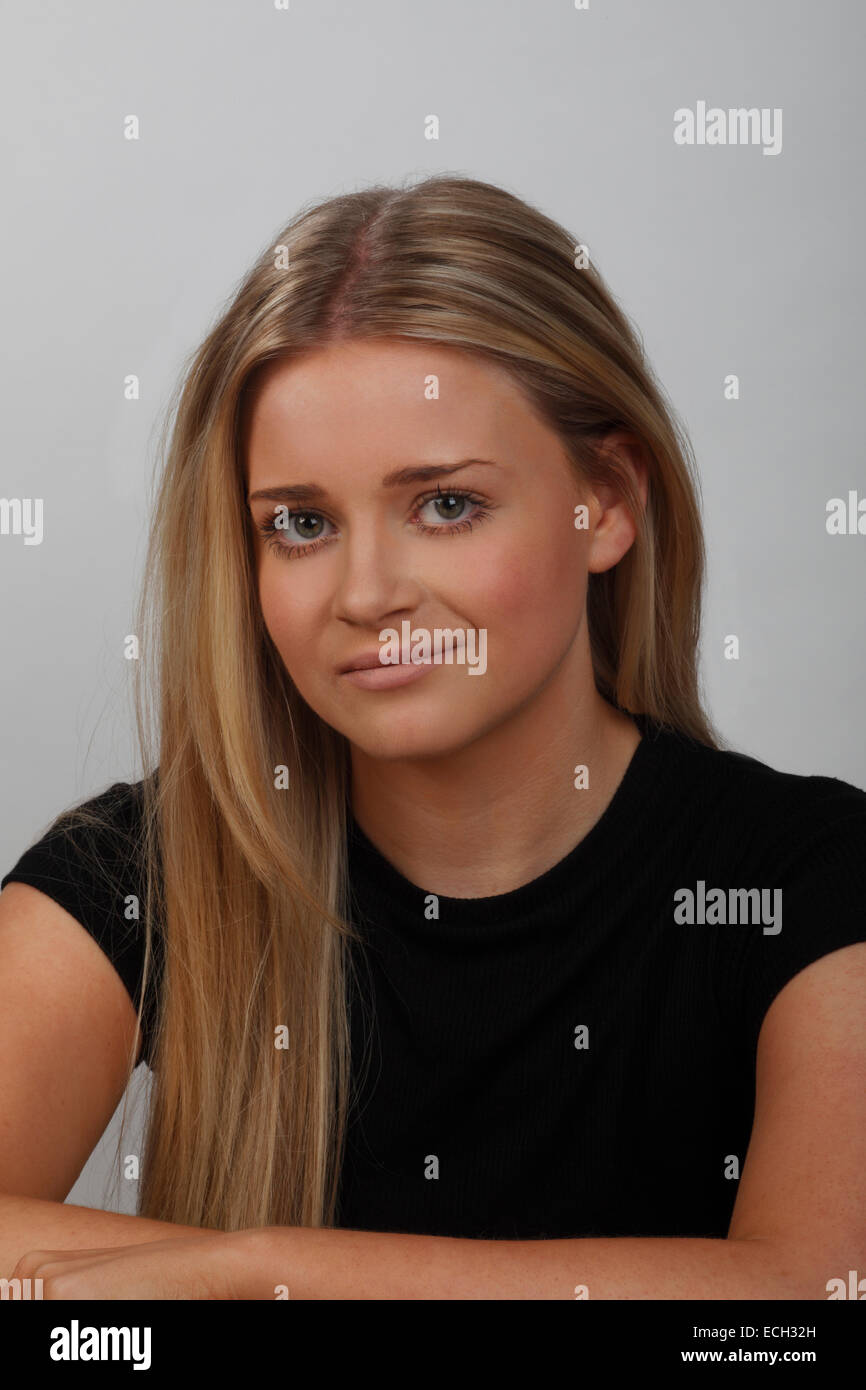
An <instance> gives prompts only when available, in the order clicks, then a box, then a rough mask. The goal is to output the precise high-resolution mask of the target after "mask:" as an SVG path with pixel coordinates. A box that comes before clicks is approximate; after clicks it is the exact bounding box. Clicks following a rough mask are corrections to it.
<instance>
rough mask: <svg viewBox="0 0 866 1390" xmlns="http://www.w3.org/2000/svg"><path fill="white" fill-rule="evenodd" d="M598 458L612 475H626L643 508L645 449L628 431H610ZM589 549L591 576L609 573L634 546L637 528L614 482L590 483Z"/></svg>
mask: <svg viewBox="0 0 866 1390" xmlns="http://www.w3.org/2000/svg"><path fill="white" fill-rule="evenodd" d="M598 456H599V458H607V459H608V460H609V462H610V463H611V464H612V465H613V468H614V470H615V472H616V473H619V474H623V473H628V474H630V475H631V476H632V477H633V479H634V481H635V484H636V486H637V489H638V493H639V495H640V498H641V503H642V505H643V506H644V507H645V506H646V501H647V493H648V488H649V468H648V465H647V458H646V449H645V447H644V445H643V444H642V443H641V441H640V440H639V439H638V438H637V436H636V435H634V434H632V433H631V432H630V431H628V430H613V431H611V433H610V434H607V435H605V437H604V439H603V440H602V442H601V444H600V445H599V446H598ZM589 492H590V503H589V505H590V516H591V517H592V524H591V526H590V546H589V555H588V560H587V568H588V570H589V571H590V573H592V574H601V573H603V572H604V571H605V570H609V569H612V568H613V566H614V565H615V564H617V562H618V561H619V560H621V559H622V557H623V555H625V553H626V551H627V550H628V549H629V548H630V546H631V545H633V543H634V539H635V535H636V534H637V527H636V525H635V522H634V520H633V518H632V514H631V512H630V510H629V508H628V506H627V504H626V501H625V498H624V496H623V493H622V488H621V486H619V485H618V484H617V483H616V481H615V480H614V481H613V482H610V483H591V484H590V488H589Z"/></svg>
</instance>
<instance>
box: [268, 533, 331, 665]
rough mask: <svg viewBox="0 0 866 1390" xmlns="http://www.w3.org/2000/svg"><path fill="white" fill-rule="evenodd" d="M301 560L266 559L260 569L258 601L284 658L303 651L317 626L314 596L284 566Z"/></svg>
mask: <svg viewBox="0 0 866 1390" xmlns="http://www.w3.org/2000/svg"><path fill="white" fill-rule="evenodd" d="M293 563H294V564H303V563H304V561H303V560H298V561H291V560H282V559H281V558H279V557H277V558H276V559H275V560H274V561H273V562H270V563H269V561H268V560H267V559H266V560H265V561H264V563H263V564H262V565H261V566H260V569H259V578H258V590H259V603H260V605H261V610H262V618H263V619H264V623H265V627H266V628H267V630H268V632H269V633H270V635H271V639H272V641H273V643H274V645H275V646H276V648H277V651H278V652H279V653H280V654H281V655H282V656H283V657H284V658H285V657H287V656H289V655H290V654H292V653H296V652H303V650H304V649H305V647H306V646H307V645H308V643H310V642H311V641H312V639H313V637H314V636H315V633H316V631H317V629H318V627H320V626H321V624H320V623H319V624H317V621H316V615H317V613H318V605H317V601H316V599H315V596H314V595H312V594H311V593H310V592H309V586H308V585H306V584H304V583H298V582H292V577H291V576H290V575H287V574H286V572H285V571H286V569H287V568H288V567H289V566H291V565H292V564H293Z"/></svg>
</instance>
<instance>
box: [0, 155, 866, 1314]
mask: <svg viewBox="0 0 866 1390" xmlns="http://www.w3.org/2000/svg"><path fill="white" fill-rule="evenodd" d="M693 468H694V465H693V461H692V459H691V457H690V452H689V446H688V443H687V440H686V437H685V433H684V431H683V430H682V428H681V427H680V426H679V425H678V424H677V422H676V417H675V415H674V413H673V411H672V410H671V408H670V407H669V406H668V405H667V404H666V402H665V400H664V398H663V394H662V392H661V390H660V388H659V386H658V384H657V383H656V382H655V381H654V379H653V376H652V374H651V371H650V369H649V367H648V366H647V364H646V362H645V361H644V358H643V354H642V351H641V348H640V346H639V343H638V341H637V338H636V335H635V333H634V331H633V330H632V328H631V326H630V325H629V323H628V321H627V319H626V318H625V316H624V315H623V313H622V311H621V310H620V309H619V308H618V306H617V305H616V303H615V301H614V299H613V298H612V297H611V295H610V293H609V292H608V291H607V289H606V288H605V286H604V284H603V282H602V280H601V278H600V276H599V274H598V272H597V270H596V269H595V268H594V267H593V266H592V264H586V263H585V262H584V260H582V259H581V256H580V254H579V253H578V243H577V241H576V239H575V238H574V237H572V236H571V235H569V234H568V233H567V232H566V231H565V230H563V229H562V228H561V227H559V226H557V225H556V224H555V223H554V222H552V221H550V220H549V219H548V218H547V217H545V216H543V215H542V214H541V213H539V212H538V211H535V210H534V209H532V208H530V207H528V206H527V205H526V204H525V203H523V202H522V201H521V200H520V199H518V198H517V197H515V196H513V195H512V194H510V193H508V192H506V191H504V190H502V189H500V188H497V187H494V186H492V185H490V184H486V183H482V182H479V181H476V180H472V179H464V178H458V177H450V176H439V177H434V178H429V179H427V180H426V181H424V182H422V183H420V184H418V185H416V186H414V187H404V188H399V189H391V188H380V187H377V188H373V189H370V190H367V191H362V192H357V193H353V194H350V195H346V196H342V197H337V198H333V199H331V200H329V201H327V202H325V203H322V204H320V205H318V206H315V207H311V208H308V209H306V210H304V211H303V212H302V213H301V214H300V215H299V216H298V217H297V218H296V219H295V220H293V221H292V222H291V223H290V224H289V225H288V226H287V227H286V228H285V229H284V230H283V231H282V232H281V234H280V235H279V237H278V239H277V243H276V245H274V246H272V247H269V248H268V249H267V250H266V251H265V252H264V253H263V254H262V256H261V257H260V258H259V260H258V262H257V264H256V265H255V267H254V268H253V270H252V271H251V273H250V274H249V275H248V276H247V278H246V280H245V281H244V282H243V284H242V285H241V287H240V289H239V290H238V292H237V294H236V295H235V297H234V299H233V301H232V303H231V304H230V306H229V308H228V309H227V310H226V312H225V313H224V314H223V315H222V317H221V318H220V320H219V322H218V323H217V325H216V327H214V328H213V330H212V331H211V332H210V333H209V335H208V336H207V339H206V341H205V342H204V343H203V345H202V346H201V347H200V349H199V350H198V352H197V353H196V355H195V357H194V359H193V360H192V362H191V364H190V366H189V370H188V372H187V373H186V376H185V382H184V385H183V391H182V394H181V396H180V400H179V403H177V409H176V415H175V418H174V420H173V434H172V436H171V441H170V448H169V450H168V457H167V461H166V466H165V470H164V474H163V477H162V482H161V488H160V492H159V496H158V501H157V506H156V510H155V518H154V526H153V532H152V537H151V547H150V553H149V566H148V582H147V584H146V585H145V590H144V594H143V602H142V610H141V617H140V622H139V625H138V629H137V632H138V636H139V638H140V641H141V662H140V663H138V664H139V665H140V667H141V668H144V671H145V675H146V674H147V673H148V672H151V673H152V676H153V698H152V700H149V699H148V695H147V687H146V686H145V685H142V686H141V687H140V688H139V689H138V691H137V695H138V708H139V719H138V728H139V732H140V734H141V741H142V748H143V776H142V778H141V780H140V781H138V782H134V783H130V784H127V783H116V784H115V785H114V786H112V787H110V788H109V789H108V790H107V791H106V792H105V793H103V794H102V795H101V796H99V797H95V798H92V799H90V800H89V801H88V802H87V803H85V805H84V806H82V807H79V808H76V809H74V810H73V811H72V812H70V813H67V814H66V815H64V816H62V817H61V818H60V819H59V820H58V821H57V822H56V823H55V824H54V825H53V827H52V829H51V830H50V832H49V833H48V834H47V835H45V836H44V837H43V838H42V839H41V840H40V841H39V842H38V843H37V844H36V845H35V846H33V847H32V848H31V849H29V850H27V851H26V852H25V853H24V854H23V856H22V858H21V859H20V860H19V862H18V864H17V865H16V866H15V867H14V868H13V869H12V871H11V873H8V874H7V875H6V877H5V878H4V879H3V881H2V882H3V892H2V896H0V1028H2V1040H3V1047H2V1056H3V1064H2V1068H0V1117H2V1126H0V1133H2V1135H3V1136H4V1138H3V1140H2V1144H0V1191H2V1192H3V1193H4V1194H5V1195H4V1196H3V1197H2V1198H0V1233H2V1240H0V1250H2V1254H3V1258H4V1262H5V1265H6V1266H7V1267H6V1268H4V1269H3V1271H2V1272H3V1274H5V1275H10V1274H12V1272H13V1269H14V1270H15V1272H16V1273H17V1274H18V1275H19V1276H22V1277H23V1276H25V1275H27V1274H30V1275H32V1276H36V1275H38V1276H41V1277H42V1278H43V1279H44V1280H45V1289H46V1296H49V1297H71V1298H78V1297H114V1298H127V1297H136V1296H141V1297H182V1298H183V1297H189V1298H272V1297H274V1296H280V1295H279V1292H278V1291H280V1290H283V1291H288V1295H289V1296H290V1297H293V1298H305V1297H307V1298H353V1297H363V1298H390V1297H400V1298H405V1297H408V1298H442V1297H444V1298H485V1297H510V1298H534V1297H541V1298H548V1297H554V1298H556V1297H563V1298H574V1297H586V1296H588V1297H591V1298H714V1297H715V1298H731V1299H740V1298H764V1297H770V1298H776V1297H781V1298H825V1297H826V1296H827V1295H826V1288H827V1281H828V1280H830V1279H832V1278H834V1277H836V1276H838V1275H841V1276H842V1277H847V1274H846V1272H847V1271H848V1270H849V1269H857V1268H859V1269H866V1218H864V1207H866V1195H864V1194H866V1117H864V1101H863V1094H864V1086H863V1080H864V1067H866V1028H864V1009H863V1001H864V989H866V944H864V942H866V930H864V913H863V902H864V900H866V869H864V861H866V856H864V852H863V851H864V845H866V793H864V792H863V791H861V790H859V789H858V788H856V787H854V786H851V785H849V784H848V783H845V782H842V781H839V780H837V779H834V778H830V777H824V776H812V777H806V776H796V775H792V774H785V773H782V772H779V771H776V770H774V769H772V768H770V767H768V766H766V765H765V764H763V763H761V762H759V761H757V760H755V759H753V758H750V757H746V756H745V755H742V754H739V753H736V752H734V751H732V750H730V749H725V748H723V747H722V745H721V741H720V739H719V738H718V736H717V735H716V734H715V732H714V731H713V729H712V727H711V725H710V722H709V720H708V719H707V717H706V715H705V713H704V711H703V710H702V708H701V703H700V698H699V693H698V680H697V675H696V653H697V643H698V635H699V607H700V597H701V586H702V578H703V542H702V536H701V529H700V518H699V508H698V505H697V501H696V491H695V484H694V481H693ZM154 714H155V717H154ZM72 919H74V920H72ZM76 923H77V924H78V925H76ZM140 1060H146V1061H147V1062H148V1063H149V1064H150V1066H151V1067H152V1069H153V1072H154V1078H153V1087H152V1091H151V1098H150V1111H149V1123H148V1129H147V1136H146V1144H145V1152H144V1155H143V1162H142V1168H141V1177H140V1190H139V1206H138V1211H139V1215H138V1216H136V1217H130V1216H121V1215H117V1214H113V1213H107V1212H95V1211H88V1210H85V1209H83V1208H76V1207H69V1206H64V1205H63V1204H62V1199H63V1197H64V1196H65V1195H66V1193H67V1192H68V1191H69V1189H70V1187H71V1185H72V1183H73V1182H74V1180H75V1177H76V1176H77V1174H78V1172H79V1171H80V1169H81V1166H82V1164H83V1163H84V1161H85V1159H86V1157H87V1154H88V1153H89V1152H90V1150H91V1149H92V1147H93V1145H94V1143H95V1142H96V1140H97V1138H98V1137H99V1135H100V1133H101V1132H102V1130H103V1128H104V1127H105V1125H106V1123H107V1121H108V1119H109V1118H110V1116H111V1114H112V1112H113V1109H114V1107H115V1105H116V1104H117V1102H118V1100H119V1098H120V1096H121V1094H122V1093H123V1091H124V1087H125V1085H126V1082H127V1080H128V1077H129V1074H130V1073H131V1071H132V1069H133V1067H134V1066H135V1065H136V1063H137V1062H138V1061H140ZM34 1252H35V1253H34Z"/></svg>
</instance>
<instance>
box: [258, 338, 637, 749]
mask: <svg viewBox="0 0 866 1390" xmlns="http://www.w3.org/2000/svg"><path fill="white" fill-rule="evenodd" d="M466 460H470V461H469V462H467V461H466ZM246 463H247V484H248V501H249V509H250V515H251V518H252V522H253V526H254V534H255V546H256V564H257V573H258V590H259V598H260V602H261V608H262V614H263V617H264V621H265V624H266V626H267V629H268V632H269V633H270V635H271V637H272V639H273V641H274V644H275V646H276V648H277V650H278V652H279V654H280V656H281V658H282V661H283V663H284V665H285V667H286V670H287V671H288V673H289V675H290V677H291V679H292V680H293V682H294V684H295V686H296V687H297V689H298V690H299V692H300V694H301V695H302V696H303V698H304V699H305V700H306V702H307V703H308V704H309V705H310V706H311V707H312V709H313V710H315V711H316V713H317V714H318V715H320V717H321V718H322V719H324V720H325V721H326V722H327V723H328V724H329V725H331V726H332V727H333V728H335V729H337V730H339V732H340V733H342V734H344V735H345V737H346V738H347V739H348V740H349V741H350V742H351V743H352V744H354V745H356V746H357V747H358V748H360V749H363V750H364V751H365V752H366V753H367V754H368V755H370V756H372V757H378V758H417V757H430V756H437V755H440V754H446V753H453V752H456V751H458V750H459V749H461V748H465V747H466V746H467V745H468V744H470V743H472V742H474V741H475V740H477V739H480V738H482V737H483V736H484V735H485V734H488V733H490V732H491V731H493V730H495V729H497V728H498V727H499V726H500V725H502V724H504V723H505V722H506V721H508V720H509V719H510V718H511V717H512V716H514V715H515V714H516V713H517V712H518V711H521V710H524V708H525V707H526V706H527V702H531V701H532V699H533V697H534V696H535V695H536V693H538V692H539V691H540V690H541V689H542V688H544V687H545V686H546V685H547V683H548V682H549V681H550V680H551V678H552V677H553V676H554V674H555V673H558V672H561V671H562V670H563V669H564V663H570V664H571V665H573V666H574V678H575V680H578V679H582V680H584V681H585V682H589V683H590V685H591V683H592V673H591V671H590V670H589V669H583V668H585V667H587V666H588V662H587V660H586V654H587V653H588V645H585V644H583V643H580V644H579V643H578V638H579V637H580V635H581V629H582V625H583V623H584V608H585V596H586V583H587V573H588V571H589V570H590V569H597V570H604V569H607V568H609V567H610V566H611V565H613V564H615V563H616V561H617V560H618V559H619V558H620V556H621V555H622V554H623V553H624V552H625V550H627V549H628V546H629V545H630V544H631V541H632V539H633V538H634V530H633V526H632V523H631V521H630V518H629V517H628V514H627V512H626V511H625V508H624V507H623V506H622V505H621V504H619V503H617V502H616V501H614V502H613V503H611V498H610V497H602V496H601V493H599V492H596V493H590V492H588V491H584V492H581V491H580V490H579V489H578V485H577V482H576V480H575V477H574V474H573V471H572V469H571V467H570V465H569V463H568V462H567V460H566V457H565V455H564V452H563V450H562V446H561V445H560V442H559V440H558V438H557V436H556V435H555V434H554V433H553V432H552V431H551V430H549V429H548V428H547V427H546V426H545V425H543V424H541V423H540V421H539V420H538V419H537V418H536V416H535V415H534V413H533V412H532V410H531V408H530V407H529V405H528V403H527V401H526V399H525V397H524V396H523V395H522V393H521V391H520V389H519V387H518V386H516V385H515V384H514V383H513V382H512V381H511V379H510V378H509V377H508V376H507V375H506V374H505V373H504V372H502V371H500V370H498V369H497V368H496V367H494V366H491V365H488V364H486V363H481V362H479V361H477V360H475V359H474V358H472V357H470V356H469V355H467V354H465V353H463V352H461V351H459V350H458V349H454V348H450V347H440V346H437V345H434V344H429V343H426V342H425V343H411V342H405V341H402V340H400V341H397V340H391V339H379V340H375V341H369V340H368V341H347V342H342V343H340V344H338V345H335V346H331V347H327V348H324V349H320V350H318V351H316V352H314V353H311V354H309V355H307V356H305V357H304V358H303V359H301V360H299V361H297V362H295V363H291V364H288V365H286V364H284V363H274V364H271V365H269V366H268V368H267V369H266V370H265V372H264V374H263V376H262V378H261V380H260V381H259V383H258V386H257V389H256V392H255V395H254V398H253V401H252V410H251V412H250V417H249V426H248V429H247V434H246ZM437 486H438V488H439V489H440V491H439V493H438V494H437ZM582 502H586V503H587V505H588V507H589V529H578V528H576V527H575V507H576V506H577V505H578V504H579V503H582ZM275 521H276V523H277V525H276V528H275V529H274V530H273V532H272V534H270V535H269V536H266V535H264V534H262V529H261V528H263V527H267V526H268V524H269V523H270V524H271V525H272V526H273V525H274V522H275ZM404 623H407V624H408V625H409V626H408V628H407V629H405V631H406V632H407V634H408V643H409V644H408V646H407V647H404V648H403V649H402V650H401V648H400V639H401V637H402V635H403V632H404V628H403V626H402V625H403V624H404ZM388 629H391V630H393V631H394V632H395V633H396V634H397V642H396V644H393V645H392V647H391V654H392V655H394V656H396V657H397V659H398V661H399V660H403V661H404V662H408V663H409V664H404V665H403V666H402V667H397V666H394V665H390V664H388V665H383V664H382V663H381V661H379V658H380V655H381V654H382V652H383V649H384V648H385V642H384V637H383V640H380V637H382V636H383V634H386V630H388ZM437 629H439V630H440V639H439V642H440V645H439V648H438V655H439V659H438V660H437V659H436V658H437V647H436V630H437ZM446 630H448V631H450V633H451V634H454V633H455V632H456V631H461V632H462V633H463V635H464V636H463V641H464V647H463V654H462V658H461V648H460V645H459V643H460V638H459V637H457V636H454V635H452V636H448V635H447V633H446ZM425 633H426V634H427V635H428V638H429V643H430V646H429V650H428V649H425V647H424V646H423V640H422V644H421V645H420V646H419V645H418V642H419V638H421V639H423V637H424V634H425ZM442 634H445V635H442ZM413 647H414V650H415V652H416V654H417V655H421V656H422V657H425V658H426V659H425V660H424V661H423V662H422V664H418V665H413V664H411V662H409V658H410V656H411V652H412V650H413ZM449 648H450V650H451V654H452V657H453V658H454V659H453V661H452V662H451V663H450V664H449V663H448V662H447V661H446V660H443V659H442V658H443V657H444V655H445V654H446V653H447V651H448V650H449ZM385 650H387V649H385ZM364 655H367V656H370V655H372V656H373V657H374V658H375V659H376V660H377V664H378V670H374V671H373V672H371V673H368V674H367V675H366V676H364V675H362V676H358V675H357V674H356V675H354V676H353V675H351V674H348V673H346V671H345V670H344V668H345V667H346V666H347V665H348V664H350V663H352V662H354V661H355V660H357V659H358V658H360V657H362V656H364ZM578 659H579V660H580V666H581V670H580V671H578V668H577V665H575V663H576V662H577V661H578ZM419 673H420V674H419ZM407 675H409V676H412V677H414V678H412V679H409V680H405V679H403V678H404V677H406V676H407ZM395 677H396V678H398V679H399V680H400V683H395ZM576 693H579V690H578V691H576ZM542 736H543V731H542Z"/></svg>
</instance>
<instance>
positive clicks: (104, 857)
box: [0, 782, 162, 1063]
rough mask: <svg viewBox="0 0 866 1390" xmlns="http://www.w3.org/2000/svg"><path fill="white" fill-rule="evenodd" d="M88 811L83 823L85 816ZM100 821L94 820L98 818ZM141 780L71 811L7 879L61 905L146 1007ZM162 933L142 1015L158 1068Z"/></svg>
mask: <svg viewBox="0 0 866 1390" xmlns="http://www.w3.org/2000/svg"><path fill="white" fill-rule="evenodd" d="M79 811H83V812H85V813H86V814H87V817H88V819H87V820H86V821H79V820H78V819H77V814H78V812H79ZM94 817H98V822H97V823H94V822H93V818H94ZM140 821H141V783H128V782H116V783H114V785H113V786H111V787H109V788H108V790H107V791H105V792H103V793H101V795H99V796H96V797H93V798H92V799H91V800H89V801H87V802H85V803H83V805H82V806H80V807H77V808H74V809H73V811H72V812H71V813H70V812H66V813H64V814H63V815H62V816H60V817H58V818H57V820H55V821H54V823H53V824H52V825H51V827H50V829H49V830H48V831H47V832H46V833H45V835H44V836H42V838H41V839H39V840H37V841H36V842H35V843H34V844H32V845H31V846H30V847H29V848H28V849H26V850H25V851H24V853H23V854H22V855H21V857H20V858H19V859H18V861H17V863H16V864H15V865H14V867H13V868H12V869H10V870H9V872H8V873H7V874H6V875H5V876H4V877H3V878H2V879H0V889H2V888H5V887H6V884H7V883H12V882H18V883H27V884H30V885H31V887H33V888H38V889H39V890H40V891H41V892H42V893H45V894H46V895H47V896H48V897H49V898H52V899H53V900H54V901H55V902H57V903H59V904H60V906H61V907H63V908H65V909H66V911H67V912H68V913H70V914H71V916H73V917H74V918H75V919H76V921H78V922H80V923H81V925H82V926H83V927H84V928H85V930H86V931H88V932H89V933H90V935H91V936H92V937H93V938H94V940H95V941H96V942H97V944H98V945H99V946H100V947H101V949H102V950H103V951H104V952H105V954H106V955H107V956H108V958H109V960H110V961H111V963H112V965H113V966H114V968H115V970H116V971H117V973H118V974H119V976H120V978H121V980H122V981H123V983H124V985H125V986H126V990H127V993H128V994H129V997H130V999H131V1001H132V1004H133V1007H134V1008H135V1009H136V1011H137V1010H138V1007H139V1002H140V999H141V986H142V977H143V970H144V948H145V920H146V918H145V914H146V910H147V904H146V901H145V892H144V882H143V875H142V871H141V862H140V858H139V851H140V834H139V831H140ZM160 946H161V942H160V937H159V934H158V933H155V935H154V961H153V967H152V970H151V977H150V981H149V988H148V993H147V1000H146V1002H145V1008H144V1010H143V1013H142V1051H141V1057H140V1060H141V1061H144V1062H147V1063H150V1060H151V1055H152V1046H153V1036H154V1026H155V1021H156V1007H155V1000H156V997H157V989H158V981H159V975H160V973H161V965H162V955H161V949H160Z"/></svg>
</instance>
